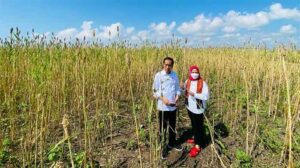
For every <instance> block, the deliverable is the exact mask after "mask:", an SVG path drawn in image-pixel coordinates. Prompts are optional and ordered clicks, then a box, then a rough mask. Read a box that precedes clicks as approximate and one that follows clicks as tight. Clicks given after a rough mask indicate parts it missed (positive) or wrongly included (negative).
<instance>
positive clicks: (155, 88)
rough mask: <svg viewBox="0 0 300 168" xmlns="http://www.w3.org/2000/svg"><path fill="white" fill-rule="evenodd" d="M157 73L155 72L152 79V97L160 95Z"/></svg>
mask: <svg viewBox="0 0 300 168" xmlns="http://www.w3.org/2000/svg"><path fill="white" fill-rule="evenodd" d="M159 81H160V80H159V74H156V75H155V77H154V81H153V86H152V89H153V97H155V98H156V99H158V98H159V97H160V96H161V90H160V82H159Z"/></svg>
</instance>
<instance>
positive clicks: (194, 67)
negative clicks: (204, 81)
mask: <svg viewBox="0 0 300 168" xmlns="http://www.w3.org/2000/svg"><path fill="white" fill-rule="evenodd" d="M194 69H197V70H198V72H199V78H198V79H200V70H199V67H197V66H196V65H193V66H191V67H190V69H189V79H190V80H191V81H196V80H198V79H194V78H192V76H191V74H192V71H193V70H194Z"/></svg>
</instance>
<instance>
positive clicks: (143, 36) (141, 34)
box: [137, 30, 150, 40]
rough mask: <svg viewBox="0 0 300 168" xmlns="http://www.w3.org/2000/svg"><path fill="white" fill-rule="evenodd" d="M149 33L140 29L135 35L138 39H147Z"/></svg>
mask: <svg viewBox="0 0 300 168" xmlns="http://www.w3.org/2000/svg"><path fill="white" fill-rule="evenodd" d="M149 35H150V32H149V31H147V30H142V31H139V32H138V34H137V37H138V38H139V39H140V40H147V39H149Z"/></svg>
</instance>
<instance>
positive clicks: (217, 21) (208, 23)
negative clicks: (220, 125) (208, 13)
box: [177, 14, 223, 35]
mask: <svg viewBox="0 0 300 168" xmlns="http://www.w3.org/2000/svg"><path fill="white" fill-rule="evenodd" d="M222 24H223V20H222V19H221V18H219V17H215V18H214V19H209V18H206V17H205V16H204V15H203V14H201V15H198V16H196V17H195V18H194V20H192V21H189V22H183V23H182V24H181V25H180V26H179V27H178V29H177V30H178V31H179V32H180V33H181V34H184V35H185V34H192V33H197V32H211V31H214V30H215V29H217V28H219V27H220V26H221V25H222Z"/></svg>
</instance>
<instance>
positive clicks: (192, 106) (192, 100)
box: [184, 80, 209, 114]
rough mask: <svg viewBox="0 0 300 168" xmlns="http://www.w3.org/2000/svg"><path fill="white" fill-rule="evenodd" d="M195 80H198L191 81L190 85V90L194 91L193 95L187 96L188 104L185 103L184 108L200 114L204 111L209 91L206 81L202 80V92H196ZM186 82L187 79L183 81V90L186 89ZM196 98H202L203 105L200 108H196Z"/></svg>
mask: <svg viewBox="0 0 300 168" xmlns="http://www.w3.org/2000/svg"><path fill="white" fill-rule="evenodd" d="M197 82H198V81H191V85H190V92H193V93H194V96H191V95H189V96H188V105H186V108H187V109H188V110H189V111H191V112H192V113H195V114H202V113H204V111H205V109H206V107H207V104H206V101H207V100H208V99H209V91H208V86H207V84H206V82H205V81H204V82H203V87H202V93H200V94H199V93H196V92H197ZM186 83H187V80H186V81H185V83H184V91H185V90H186ZM196 99H198V100H199V99H200V100H202V103H203V107H202V108H200V109H199V108H197V101H196Z"/></svg>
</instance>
